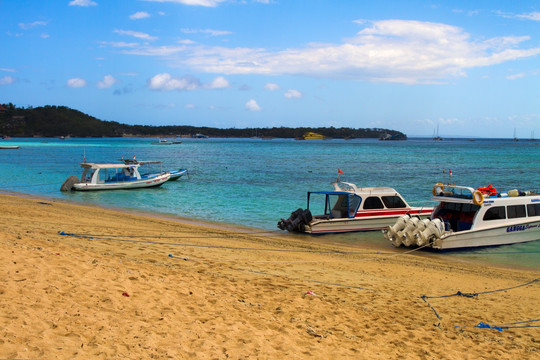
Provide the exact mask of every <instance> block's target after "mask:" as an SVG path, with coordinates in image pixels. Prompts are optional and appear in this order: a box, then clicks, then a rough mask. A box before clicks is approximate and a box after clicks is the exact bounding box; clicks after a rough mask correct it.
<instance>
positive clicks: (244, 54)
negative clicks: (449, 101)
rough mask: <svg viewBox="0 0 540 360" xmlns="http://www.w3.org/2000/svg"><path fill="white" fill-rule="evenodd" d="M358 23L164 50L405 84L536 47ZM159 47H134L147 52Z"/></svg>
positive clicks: (183, 59)
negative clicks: (263, 44)
mask: <svg viewBox="0 0 540 360" xmlns="http://www.w3.org/2000/svg"><path fill="white" fill-rule="evenodd" d="M358 23H359V24H362V25H363V26H364V28H363V29H362V30H360V31H359V32H358V33H357V34H356V35H355V36H353V37H351V38H349V39H347V40H346V41H345V42H343V43H341V44H309V45H308V46H306V47H304V48H297V49H294V48H292V49H286V50H282V51H274V52H273V51H268V50H266V49H260V48H228V47H223V46H218V47H209V46H202V45H194V46H187V45H186V47H184V48H182V49H180V48H176V53H177V54H176V56H172V55H173V53H172V52H169V54H168V55H171V56H170V57H169V61H171V63H172V65H173V66H188V67H191V68H192V69H194V70H196V71H202V72H209V73H221V74H262V75H303V76H310V77H316V78H342V79H355V80H364V81H373V82H395V83H405V84H415V83H440V82H444V81H447V80H448V79H449V78H452V77H459V76H465V74H466V70H467V69H470V68H475V67H485V66H491V65H496V64H501V63H504V62H508V61H512V60H517V59H521V58H526V57H532V56H535V55H538V54H540V47H536V48H520V47H521V45H522V44H523V43H524V42H525V41H527V40H529V39H530V38H529V37H527V36H521V37H516V36H505V37H497V38H490V39H486V40H483V41H477V40H472V39H471V36H470V35H469V34H468V33H466V32H465V31H464V30H463V29H462V28H459V27H456V26H452V25H446V24H441V23H432V22H422V21H412V20H383V21H376V22H371V23H370V22H361V21H358ZM163 51H164V47H159V48H151V47H146V48H142V47H141V48H139V49H137V50H132V51H131V53H138V54H141V55H150V54H152V52H153V53H154V54H157V52H163Z"/></svg>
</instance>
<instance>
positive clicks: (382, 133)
mask: <svg viewBox="0 0 540 360" xmlns="http://www.w3.org/2000/svg"><path fill="white" fill-rule="evenodd" d="M308 132H313V133H317V134H321V135H323V136H324V138H336V139H354V138H379V139H383V140H384V139H388V138H389V137H392V138H394V139H400V140H404V139H407V136H406V135H405V134H403V133H401V132H399V131H396V130H389V129H380V128H371V129H353V128H345V127H341V128H335V127H318V128H307V127H299V128H289V127H273V128H245V129H236V128H229V129H220V128H211V127H198V126H187V125H170V126H150V125H126V124H121V123H118V122H115V121H103V120H100V119H96V118H95V117H93V116H90V115H87V114H84V113H82V112H80V111H78V110H74V109H70V108H68V107H66V106H52V105H47V106H40V107H35V108H34V107H27V108H19V107H16V106H14V105H13V104H11V103H9V104H0V136H2V137H129V136H157V137H171V136H172V137H176V136H182V137H190V136H191V137H195V136H197V135H198V134H204V136H208V137H234V138H250V137H261V138H293V139H298V138H302V137H303V135H304V134H305V133H308Z"/></svg>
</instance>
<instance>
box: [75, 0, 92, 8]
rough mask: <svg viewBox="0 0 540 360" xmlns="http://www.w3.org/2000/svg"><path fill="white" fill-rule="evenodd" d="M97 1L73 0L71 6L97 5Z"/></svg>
mask: <svg viewBox="0 0 540 360" xmlns="http://www.w3.org/2000/svg"><path fill="white" fill-rule="evenodd" d="M96 5H97V2H95V1H92V0H73V1H70V2H69V6H84V7H88V6H96Z"/></svg>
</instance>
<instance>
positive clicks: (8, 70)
mask: <svg viewBox="0 0 540 360" xmlns="http://www.w3.org/2000/svg"><path fill="white" fill-rule="evenodd" d="M0 71H5V72H12V73H13V72H17V70H15V69H11V68H0Z"/></svg>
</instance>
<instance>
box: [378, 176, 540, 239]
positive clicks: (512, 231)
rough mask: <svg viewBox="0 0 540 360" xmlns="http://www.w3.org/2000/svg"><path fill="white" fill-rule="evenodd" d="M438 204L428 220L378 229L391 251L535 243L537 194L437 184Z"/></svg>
mask: <svg viewBox="0 0 540 360" xmlns="http://www.w3.org/2000/svg"><path fill="white" fill-rule="evenodd" d="M433 195H434V196H433V200H436V201H439V205H438V206H437V207H436V208H435V210H434V211H433V214H432V215H431V219H427V220H420V219H418V218H415V217H405V216H404V217H401V218H399V219H398V220H397V222H396V223H395V224H394V225H393V226H389V227H388V228H387V229H386V230H384V236H385V237H386V238H387V239H388V240H390V241H392V243H393V244H394V245H395V246H400V245H404V246H407V247H408V246H426V247H432V248H435V249H455V248H468V247H479V246H493V245H506V244H515V243H521V242H527V241H534V240H540V194H538V193H535V192H530V191H518V190H510V191H508V192H507V193H497V191H496V190H495V189H494V188H493V187H492V186H491V185H490V186H489V187H486V188H479V189H473V188H471V187H465V186H457V185H453V184H452V185H443V184H441V183H437V184H436V185H435V186H434V187H433Z"/></svg>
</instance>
